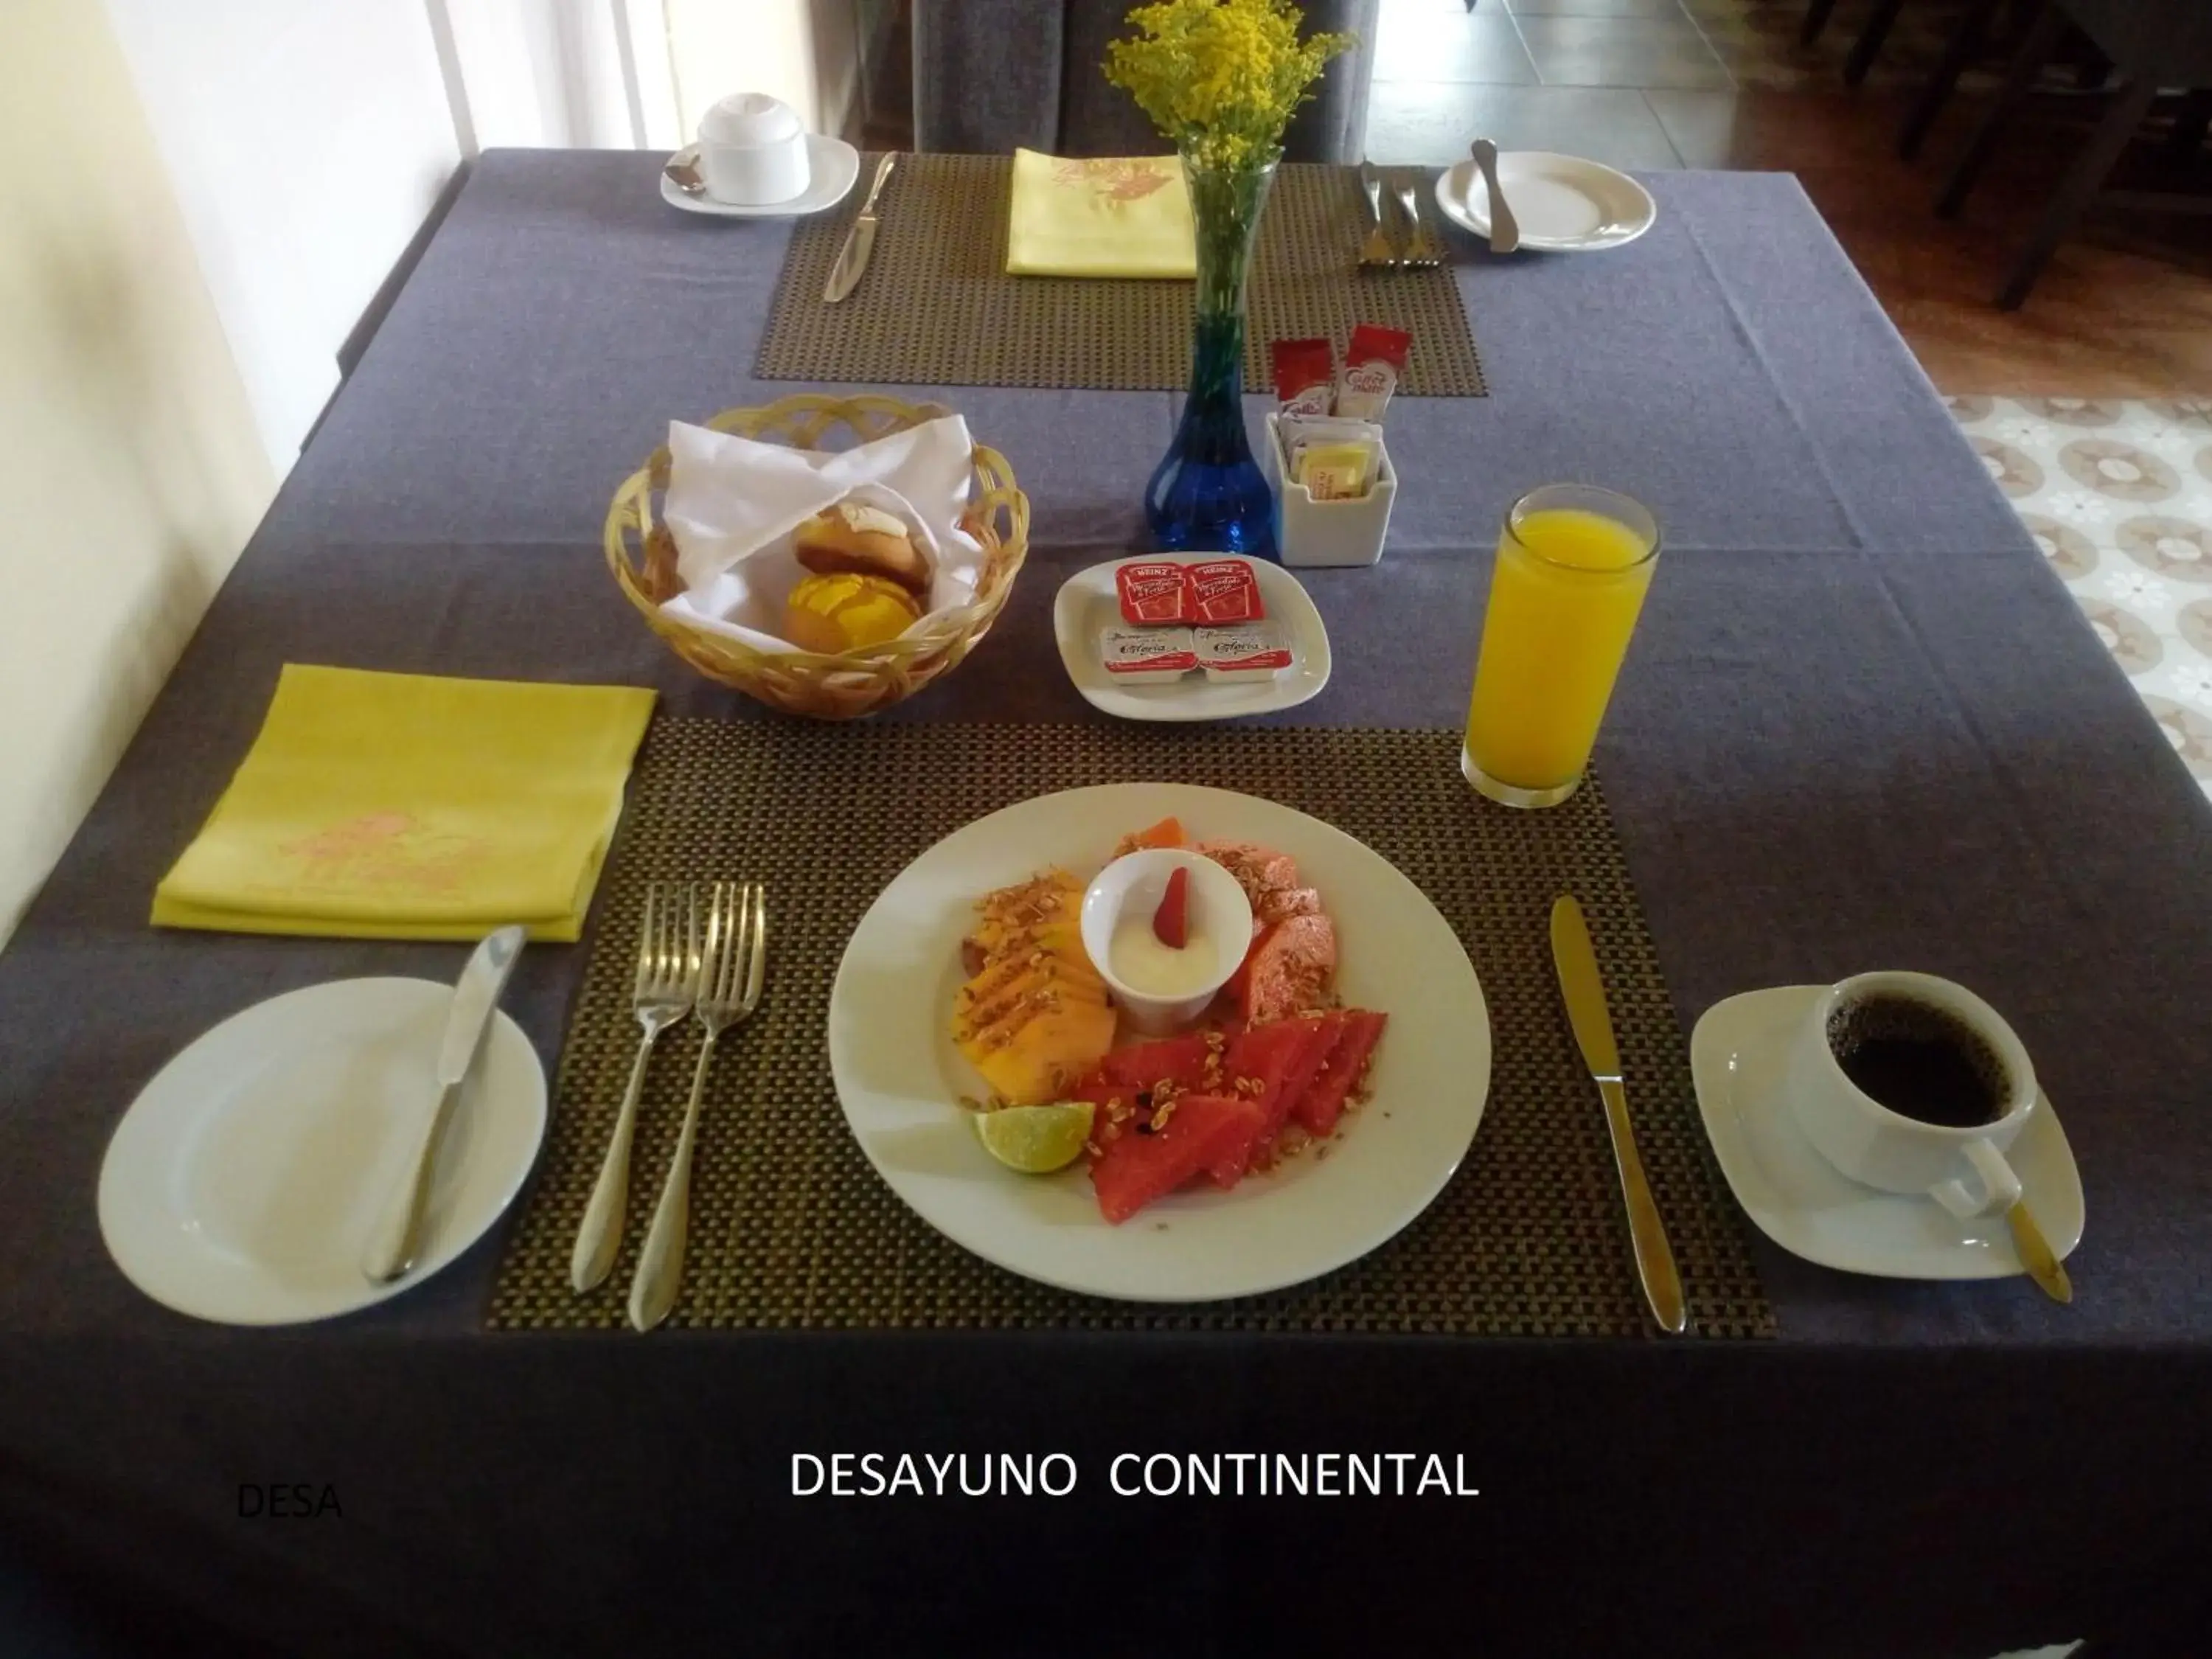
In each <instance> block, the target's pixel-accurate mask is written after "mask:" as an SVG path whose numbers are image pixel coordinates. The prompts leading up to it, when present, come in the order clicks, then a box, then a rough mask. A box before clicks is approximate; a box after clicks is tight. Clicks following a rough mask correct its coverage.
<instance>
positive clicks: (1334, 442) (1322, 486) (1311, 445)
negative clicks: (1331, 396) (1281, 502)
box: [1278, 419, 1383, 501]
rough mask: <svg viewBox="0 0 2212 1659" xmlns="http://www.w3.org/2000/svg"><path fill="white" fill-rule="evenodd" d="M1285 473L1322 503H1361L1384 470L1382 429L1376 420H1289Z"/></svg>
mask: <svg viewBox="0 0 2212 1659" xmlns="http://www.w3.org/2000/svg"><path fill="white" fill-rule="evenodd" d="M1278 426H1279V429H1280V431H1281V433H1282V441H1283V452H1284V453H1283V465H1284V473H1285V477H1288V478H1289V479H1290V481H1291V483H1297V484H1303V485H1304V486H1305V489H1306V493H1307V494H1308V495H1311V496H1312V497H1313V498H1314V499H1315V500H1316V501H1355V500H1357V499H1358V498H1359V497H1361V496H1363V495H1366V494H1367V492H1368V490H1369V489H1370V488H1371V487H1372V486H1373V484H1374V482H1375V476H1376V472H1377V471H1379V467H1380V463H1379V458H1380V457H1381V455H1382V453H1383V428H1380V427H1378V426H1376V425H1375V424H1374V423H1373V422H1370V421H1348V420H1343V419H1333V420H1296V421H1293V420H1285V421H1281V422H1278Z"/></svg>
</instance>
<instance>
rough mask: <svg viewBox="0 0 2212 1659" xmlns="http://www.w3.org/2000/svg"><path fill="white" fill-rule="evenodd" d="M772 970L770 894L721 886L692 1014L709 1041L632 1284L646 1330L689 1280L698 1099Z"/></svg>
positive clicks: (637, 1324) (637, 1317)
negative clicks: (687, 1245)
mask: <svg viewBox="0 0 2212 1659" xmlns="http://www.w3.org/2000/svg"><path fill="white" fill-rule="evenodd" d="M767 971H768V895H767V894H766V893H765V892H764V891H763V890H762V888H761V884H759V883H758V882H757V881H751V882H730V881H718V882H716V883H715V884H714V895H713V902H712V904H711V906H710V908H709V914H708V925H707V940H706V945H705V946H704V949H703V951H702V957H701V966H700V970H699V989H698V994H697V996H696V998H695V999H694V1000H693V1001H692V1005H691V1012H692V1013H693V1014H694V1015H695V1016H696V1018H697V1019H698V1021H699V1023H700V1024H702V1025H703V1026H705V1027H706V1028H707V1036H706V1038H705V1040H704V1041H703V1042H701V1043H700V1045H699V1069H698V1070H697V1071H696V1072H695V1073H692V1076H691V1103H690V1105H688V1106H686V1107H685V1108H684V1132H683V1133H681V1134H680V1135H678V1137H677V1140H676V1158H675V1160H674V1161H673V1162H672V1163H671V1164H669V1166H668V1180H667V1182H665V1184H664V1185H663V1186H662V1187H661V1189H660V1203H659V1206H658V1207H657V1208H655V1209H654V1211H653V1226H652V1228H651V1229H650V1230H649V1231H647V1233H646V1236H645V1249H644V1251H643V1252H642V1253H641V1255H639V1256H638V1259H637V1275H636V1277H635V1278H634V1279H631V1280H630V1285H629V1322H630V1324H631V1325H632V1326H633V1327H634V1328H636V1329H638V1330H641V1331H649V1330H651V1329H652V1328H653V1327H654V1326H656V1325H658V1324H659V1323H660V1322H661V1321H662V1320H664V1319H665V1318H667V1317H668V1310H670V1309H671V1308H673V1307H674V1306H675V1305H676V1292H677V1291H678V1289H679V1288H680V1287H681V1286H682V1285H683V1283H684V1237H685V1235H686V1233H687V1232H688V1231H690V1225H691V1149H692V1146H693V1145H694V1143H695V1142H696V1140H697V1139H698V1134H699V1098H700V1097H701V1096H702V1094H704V1093H705V1092H706V1088H707V1068H708V1066H710V1065H712V1064H713V1062H714V1044H715V1042H716V1041H717V1040H718V1039H719V1038H720V1036H721V1035H722V1033H723V1032H724V1031H725V1030H728V1029H729V1028H730V1027H731V1026H732V1025H735V1024H737V1023H738V1021H739V1020H742V1019H743V1018H744V1017H745V1016H746V1015H748V1014H750V1012H752V1011H753V1010H754V1009H755V1008H756V1007H757V1006H760V994H761V980H762V978H763V975H765V974H766V973H767Z"/></svg>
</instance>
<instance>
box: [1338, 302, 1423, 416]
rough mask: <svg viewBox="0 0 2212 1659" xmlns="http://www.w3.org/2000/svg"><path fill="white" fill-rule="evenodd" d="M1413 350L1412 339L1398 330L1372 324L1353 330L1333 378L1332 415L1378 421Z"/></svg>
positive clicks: (1363, 324)
mask: <svg viewBox="0 0 2212 1659" xmlns="http://www.w3.org/2000/svg"><path fill="white" fill-rule="evenodd" d="M1412 349H1413V336H1412V335H1410V334H1408V333H1406V332H1405V331H1403V330H1401V329H1395V328H1384V327H1383V326H1382V325H1379V324H1376V323H1361V324H1360V325H1358V326H1357V327H1355V328H1354V329H1353V330H1352V341H1351V343H1350V344H1348V345H1347V346H1346V347H1345V349H1344V368H1343V369H1342V370H1341V371H1340V374H1339V375H1338V379H1337V386H1336V412H1337V413H1338V414H1340V415H1349V416H1352V417H1354V418H1355V419H1358V420H1363V421H1379V420H1381V419H1382V418H1383V410H1385V409H1386V408H1388V407H1389V403H1390V394H1391V393H1392V392H1395V391H1396V390H1397V389H1398V380H1399V378H1400V377H1401V375H1403V374H1405V372H1406V357H1407V353H1409V352H1410V351H1412Z"/></svg>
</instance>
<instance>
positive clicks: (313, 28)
mask: <svg viewBox="0 0 2212 1659" xmlns="http://www.w3.org/2000/svg"><path fill="white" fill-rule="evenodd" d="M106 3H107V9H108V13H109V15H110V16H111V17H112V20H113V21H114V24H115V30H116V33H117V35H118V38H119V39H120V40H121V41H122V44H123V51H124V55H125V58H127V59H128V60H129V62H130V64H131V71H132V77H133V79H134V80H135V82H137V88H138V93H139V97H140V99H141V100H142V101H143V104H144V106H145V109H146V113H147V117H148V118H149V122H150V124H151V125H152V128H153V131H154V138H155V145H156V147H157V148H158V149H159V151H160V153H161V160H162V161H163V162H164V163H165V164H166V167H167V171H168V174H169V177H170V179H171V180H172V181H173V185H174V187H175V190H176V192H177V198H178V201H179V204H181V206H182V209H183V211H184V216H185V224H186V226H187V227H188V228H189V229H190V231H191V238H192V242H193V245H194V246H195V247H196V248H197V250H198V252H199V260H200V267H201V269H202V270H203V271H204V273H205V274H206V278H207V284H208V288H209V289H210V292H211V293H212V294H213V295H214V296H215V303H216V310H217V312H218V313H220V314H221V315H222V321H223V328H224V331H225V332H226V333H227V334H228V337H229V338H230V343H231V348H232V350H233V352H234V354H235V356H236V357H237V359H238V365H239V370H240V374H242V375H243V376H244V378H245V381H246V395H247V397H248V398H250V399H251V400H252V405H253V415H254V421H255V423H256V425H257V426H258V428H259V430H260V433H261V438H262V442H263V444H264V446H265V447H266V448H267V450H268V453H269V457H270V464H271V465H273V466H275V467H276V469H277V471H279V472H282V471H283V470H284V469H285V468H287V467H289V465H290V464H291V461H292V459H293V458H294V457H295V455H296V453H297V452H298V450H299V447H300V444H301V441H302V440H303V439H304V438H305V437H306V436H307V431H308V428H311V427H312V426H313V424H314V422H315V417H316V416H318V415H319V414H320V413H321V411H322V408H323V405H324V404H325V403H326V402H328V401H329V398H330V395H331V392H333V391H334V390H336V388H337V381H338V367H337V350H338V348H339V346H340V344H341V343H343V342H344V340H345V339H346V337H347V336H348V335H349V334H350V333H351V331H353V328H354V325H356V322H358V321H359V320H360V319H361V317H362V313H363V312H364V311H365V310H366V309H367V308H368V304H369V301H371V299H373V298H374V295H375V294H376V292H377V289H379V287H380V285H381V284H382V283H383V282H384V280H385V278H386V276H387V275H389V274H390V272H391V270H392V266H393V264H395V263H396V262H397V261H398V258H399V257H400V255H401V254H402V253H403V252H405V250H406V248H407V246H408V243H409V242H410V240H412V238H413V237H414V235H415V234H416V231H417V230H418V229H419V228H421V227H422V222H423V219H424V217H425V216H427V215H428V213H429V211H430V210H431V207H432V206H433V204H435V202H436V200H437V198H438V194H439V191H441V189H442V188H443V187H444V186H445V185H446V183H447V180H448V179H450V178H451V177H452V175H453V170H454V168H455V167H457V166H458V165H459V161H460V154H461V152H460V143H459V137H457V135H456V131H455V124H454V118H453V111H452V109H451V107H450V106H449V105H448V103H447V93H446V85H445V80H444V77H443V76H442V75H441V72H440V68H439V62H438V54H437V51H436V46H435V41H434V40H433V37H432V33H431V28H430V22H429V18H428V14H427V12H426V11H425V9H424V7H423V5H422V3H421V0H312V3H302V0H106Z"/></svg>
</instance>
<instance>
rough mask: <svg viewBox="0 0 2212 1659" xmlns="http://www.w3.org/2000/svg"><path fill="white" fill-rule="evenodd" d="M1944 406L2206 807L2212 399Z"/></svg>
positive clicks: (1954, 402)
mask: <svg viewBox="0 0 2212 1659" xmlns="http://www.w3.org/2000/svg"><path fill="white" fill-rule="evenodd" d="M1950 404H1951V412H1952V414H1953V415H1954V416H1955V417H1956V418H1957V420H1958V422H1959V424H1960V428H1962V429H1963V430H1964V431H1965V433H1966V440H1967V441H1968V442H1969V443H1970V444H1972V446H1973V447H1974V450H1975V453H1978V455H1980V456H1981V458H1982V465H1984V466H1985V467H1987V468H1988V469H1989V472H1990V477H1992V478H1994V479H1995V480H1996V484H1997V488H1998V489H2002V491H2003V492H2004V493H2005V495H2006V496H2007V497H2008V499H2009V500H2010V501H2011V502H2012V504H2013V507H2014V508H2015V510H2016V511H2017V512H2018V513H2020V516H2021V522H2022V523H2023V524H2025V525H2026V526H2027V529H2028V532H2029V533H2030V534H2031V535H2033V537H2034V538H2035V543H2036V545H2037V546H2038V547H2039V548H2041V549H2042V550H2043V556H2044V557H2045V558H2046V559H2048V560H2049V561H2050V562H2051V568H2053V569H2054V570H2056V571H2057V573H2058V574H2059V576H2060V577H2061V578H2062V579H2063V580H2064V581H2065V583H2066V586H2067V587H2068V589H2069V591H2070V592H2072V593H2073V595H2074V597H2075V600H2076V601H2077V602H2078V603H2079V604H2080V605H2081V611H2082V614H2083V616H2084V617H2087V619H2088V623H2089V625H2090V627H2091V628H2092V629H2094V630H2095V632H2096V635H2097V637H2098V638H2099V639H2100V640H2102V641H2104V643H2105V648H2106V650H2108V651H2110V652H2111V653H2112V656H2113V658H2114V659H2115V660H2117V661H2118V663H2119V665H2120V666H2121V667H2122V668H2124V669H2125V670H2126V671H2127V674H2128V678H2130V680H2131V681H2133V682H2134V684H2135V687H2136V690H2137V691H2138V692H2140V693H2141V694H2142V699H2143V702H2144V703H2145V704H2146V705H2147V706H2148V708H2149V709H2150V711H2151V714H2152V716H2153V717H2154V719H2155V720H2157V721H2158V723H2159V726H2160V728H2161V729H2162V730H2164V732H2166V738H2167V740H2168V741H2169V742H2171V743H2172V744H2173V747H2174V751H2175V752H2176V753H2177V754H2179V756H2180V757H2182V759H2183V760H2184V761H2185V762H2186V763H2188V766H2189V769H2190V772H2191V775H2194V776H2195V777H2196V778H2197V781H2198V782H2199V783H2201V784H2202V785H2203V787H2204V790H2205V793H2207V794H2208V795H2212V398H2179V399H2172V398H2168V399H2160V400H2157V401H2140V400H2136V399H2132V398H1952V399H1950Z"/></svg>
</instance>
